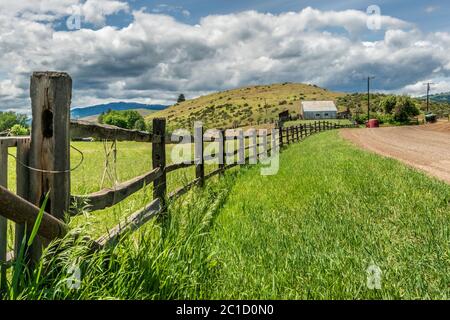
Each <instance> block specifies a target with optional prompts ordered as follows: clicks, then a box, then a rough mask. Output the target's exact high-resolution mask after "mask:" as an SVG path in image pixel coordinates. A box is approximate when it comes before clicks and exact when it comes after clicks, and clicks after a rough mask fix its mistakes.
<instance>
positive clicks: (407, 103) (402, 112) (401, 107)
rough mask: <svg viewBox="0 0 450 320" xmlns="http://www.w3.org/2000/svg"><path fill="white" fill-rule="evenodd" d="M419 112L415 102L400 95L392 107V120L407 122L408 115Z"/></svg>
mask: <svg viewBox="0 0 450 320" xmlns="http://www.w3.org/2000/svg"><path fill="white" fill-rule="evenodd" d="M419 114H420V111H419V109H418V108H417V106H416V104H415V103H414V102H413V101H412V100H411V98H409V97H400V98H399V99H398V100H397V103H396V105H395V109H394V120H395V121H398V122H407V121H408V120H409V118H410V117H414V116H418V115H419Z"/></svg>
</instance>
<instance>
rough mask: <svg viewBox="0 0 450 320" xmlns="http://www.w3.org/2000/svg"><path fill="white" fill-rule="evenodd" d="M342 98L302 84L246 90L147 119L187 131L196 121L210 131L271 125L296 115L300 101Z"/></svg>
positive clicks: (202, 99)
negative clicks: (161, 119) (162, 119)
mask: <svg viewBox="0 0 450 320" xmlns="http://www.w3.org/2000/svg"><path fill="white" fill-rule="evenodd" d="M344 95H345V94H343V93H338V92H332V91H329V90H327V89H323V88H319V87H317V86H314V85H307V84H301V83H278V84H271V85H258V86H247V87H242V88H238V89H233V90H227V91H223V92H217V93H213V94H209V95H206V96H202V97H199V98H196V99H192V100H188V101H185V102H182V103H179V104H176V105H174V106H171V107H169V108H167V109H165V110H162V111H158V112H155V113H153V114H151V115H150V116H148V117H147V119H148V120H150V119H152V118H153V117H166V118H167V119H168V122H169V123H168V127H169V129H174V128H187V129H189V128H191V127H192V124H193V122H194V121H197V120H201V121H203V123H204V125H205V126H206V127H210V128H211V127H215V128H218V127H223V128H230V127H237V126H246V125H250V124H261V123H267V122H272V121H273V120H275V119H278V114H279V113H280V112H282V111H284V110H289V111H290V112H291V113H292V114H298V113H299V108H300V101H302V100H336V99H337V98H339V97H343V96H344Z"/></svg>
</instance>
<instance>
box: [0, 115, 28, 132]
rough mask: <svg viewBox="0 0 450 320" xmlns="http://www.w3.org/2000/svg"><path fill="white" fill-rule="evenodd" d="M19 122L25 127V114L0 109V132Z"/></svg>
mask: <svg viewBox="0 0 450 320" xmlns="http://www.w3.org/2000/svg"><path fill="white" fill-rule="evenodd" d="M16 124H19V125H21V126H22V127H27V116H26V115H24V114H20V113H15V112H10V111H9V112H1V111H0V132H2V131H5V130H9V129H11V128H12V127H13V126H14V125H16Z"/></svg>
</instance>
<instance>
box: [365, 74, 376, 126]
mask: <svg viewBox="0 0 450 320" xmlns="http://www.w3.org/2000/svg"><path fill="white" fill-rule="evenodd" d="M372 79H375V77H367V121H369V120H370V80H372Z"/></svg>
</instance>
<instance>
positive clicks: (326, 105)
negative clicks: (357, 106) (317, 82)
mask: <svg viewBox="0 0 450 320" xmlns="http://www.w3.org/2000/svg"><path fill="white" fill-rule="evenodd" d="M302 108H303V111H312V112H316V111H336V112H337V108H336V105H335V104H334V102H333V101H303V102H302Z"/></svg>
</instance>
